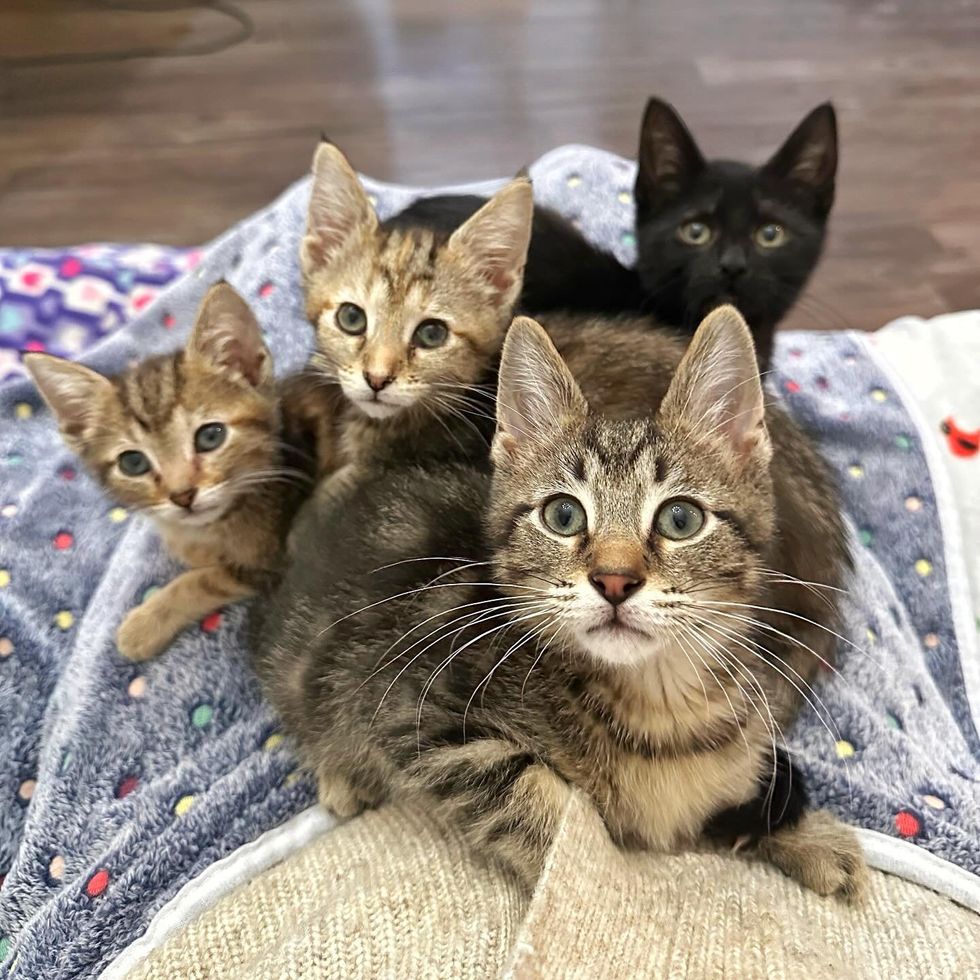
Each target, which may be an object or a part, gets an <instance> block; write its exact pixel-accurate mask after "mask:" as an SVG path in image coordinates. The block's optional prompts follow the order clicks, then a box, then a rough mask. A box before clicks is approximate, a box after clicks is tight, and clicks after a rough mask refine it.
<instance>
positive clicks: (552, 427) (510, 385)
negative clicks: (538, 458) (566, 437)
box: [491, 316, 589, 463]
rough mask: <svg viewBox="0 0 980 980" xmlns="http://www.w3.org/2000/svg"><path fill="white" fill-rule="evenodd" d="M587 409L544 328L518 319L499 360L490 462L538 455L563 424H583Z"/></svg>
mask: <svg viewBox="0 0 980 980" xmlns="http://www.w3.org/2000/svg"><path fill="white" fill-rule="evenodd" d="M588 410H589V406H588V404H587V403H586V401H585V396H584V395H583V394H582V391H581V389H580V388H579V386H578V383H577V382H576V380H575V378H574V377H573V376H572V372H571V371H569V370H568V366H567V365H566V364H565V362H564V360H563V359H562V356H561V354H559V353H558V351H557V350H556V349H555V345H554V344H553V343H552V342H551V338H550V337H549V336H548V334H547V333H545V330H544V328H543V327H542V326H541V325H540V324H539V323H536V322H535V321H534V320H532V319H530V318H529V317H525V316H519V317H517V319H515V320H514V322H513V323H512V324H511V327H510V330H508V331H507V337H506V339H505V340H504V350H503V354H501V357H500V376H499V380H498V382H497V431H496V434H495V435H494V439H493V448H492V450H491V455H492V457H493V460H494V462H497V463H501V462H505V461H506V460H508V459H510V458H512V457H514V456H519V455H521V453H522V452H536V451H540V449H541V447H542V446H543V445H545V444H547V443H549V442H551V441H553V440H554V438H555V435H556V432H557V431H558V430H559V429H561V428H562V427H563V426H564V425H566V424H567V423H568V422H576V421H582V420H583V419H584V418H585V416H586V414H587V413H588Z"/></svg>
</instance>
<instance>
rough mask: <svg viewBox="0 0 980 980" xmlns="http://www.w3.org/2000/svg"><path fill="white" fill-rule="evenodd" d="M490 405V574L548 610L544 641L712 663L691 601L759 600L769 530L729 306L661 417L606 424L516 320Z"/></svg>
mask: <svg viewBox="0 0 980 980" xmlns="http://www.w3.org/2000/svg"><path fill="white" fill-rule="evenodd" d="M498 406H499V407H498V432H497V437H496V439H495V442H494V462H495V475H494V493H493V504H492V507H491V517H490V531H491V535H492V540H494V541H496V542H497V543H498V546H499V550H498V551H497V553H496V564H497V571H498V574H499V575H500V576H501V579H500V580H501V581H504V582H506V583H508V585H509V586H511V588H512V589H513V594H514V595H517V596H519V597H521V598H524V599H526V600H527V601H528V604H529V605H528V608H532V607H531V605H530V603H531V602H532V601H536V602H540V603H541V606H540V607H538V608H542V607H543V608H544V609H546V610H547V611H548V612H550V613H551V614H552V615H551V617H550V618H549V620H548V621H547V622H548V626H547V627H545V628H544V635H545V636H546V637H547V636H549V635H550V634H551V633H555V634H556V635H557V637H559V638H560V639H562V640H564V641H565V642H566V644H567V646H569V647H570V648H571V649H573V650H577V651H579V652H580V653H582V654H586V655H589V656H592V657H595V658H597V659H599V660H600V661H602V662H604V663H606V664H609V665H618V666H623V665H636V664H640V663H643V662H644V661H647V660H649V659H650V658H653V657H656V656H657V655H658V654H659V653H662V652H664V651H667V650H676V649H678V648H681V649H685V648H687V649H689V650H690V653H691V655H692V656H697V655H700V656H709V655H708V654H707V653H706V651H705V650H704V648H703V646H699V644H698V643H696V642H695V641H694V640H693V639H692V634H691V632H690V628H689V625H687V624H691V623H693V622H696V621H697V620H699V619H702V620H703V619H705V618H707V617H708V613H707V612H706V611H705V610H704V609H703V608H698V607H697V606H696V603H698V602H707V601H714V602H750V603H751V602H758V601H759V595H760V591H761V589H762V587H763V582H764V573H763V571H762V569H763V568H764V563H765V554H766V550H767V546H768V544H769V542H770V540H771V538H772V534H773V528H774V507H773V498H772V486H771V483H770V480H769V472H768V463H769V456H770V450H769V442H768V437H767V435H766V432H765V427H764V408H763V402H762V391H761V388H760V386H759V381H758V373H757V368H756V364H755V355H754V351H753V349H752V345H751V340H750V338H749V335H748V331H747V328H746V326H745V324H744V321H742V320H741V318H740V317H739V316H738V314H737V313H735V311H734V310H732V309H731V308H730V307H729V308H724V309H722V310H720V311H718V312H717V313H716V314H714V315H713V316H712V317H710V318H709V319H708V320H707V321H706V322H705V324H704V325H702V327H701V328H700V330H699V332H698V333H697V334H696V335H695V339H694V341H693V342H692V346H691V348H690V350H689V351H688V353H687V355H686V356H685V358H684V360H683V361H682V363H681V366H680V367H679V369H678V372H677V375H676V377H675V379H674V382H673V383H672V385H671V388H670V391H669V392H668V394H667V396H666V397H665V399H664V402H663V404H662V406H661V409H660V412H659V414H658V415H657V417H656V418H655V419H653V420H643V421H619V422H612V421H609V420H604V419H602V418H601V417H598V416H595V415H593V414H590V413H589V411H588V407H587V405H586V404H585V401H584V399H583V398H582V395H581V393H580V392H579V391H578V388H577V385H576V384H575V382H574V379H572V377H571V375H570V374H569V373H568V370H567V368H566V367H565V365H564V363H563V362H562V361H561V359H560V357H559V356H558V354H557V352H555V350H554V348H553V347H552V346H551V344H550V341H549V340H548V338H547V335H545V334H544V333H543V331H540V328H537V326H536V325H532V322H531V321H524V320H518V321H516V322H515V326H514V327H513V328H512V331H511V334H510V335H509V337H508V340H507V343H506V346H505V349H504V358H503V362H502V364H501V380H500V395H499V402H498ZM727 608H728V607H724V606H721V607H717V606H716V607H712V609H711V613H710V616H711V618H712V619H713V620H714V621H715V622H716V624H717V628H718V630H719V633H718V638H719V639H723V638H724V634H723V632H721V631H724V630H728V631H729V632H735V633H736V634H739V635H741V634H744V633H745V632H747V631H746V630H744V629H743V628H742V626H741V624H740V623H739V622H738V621H737V620H734V619H732V618H731V615H729V618H728V619H726V618H725V610H726V609H727ZM539 622H540V620H539ZM678 666H680V665H678ZM683 666H684V667H686V666H688V665H687V664H685V665H683Z"/></svg>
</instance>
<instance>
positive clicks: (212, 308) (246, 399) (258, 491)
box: [24, 282, 303, 660]
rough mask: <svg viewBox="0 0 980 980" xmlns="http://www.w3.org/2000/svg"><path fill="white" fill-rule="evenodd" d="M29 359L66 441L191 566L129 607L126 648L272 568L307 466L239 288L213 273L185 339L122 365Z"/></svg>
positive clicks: (167, 634) (137, 653)
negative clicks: (165, 351) (302, 465)
mask: <svg viewBox="0 0 980 980" xmlns="http://www.w3.org/2000/svg"><path fill="white" fill-rule="evenodd" d="M24 363H25V365H26V366H27V368H28V370H29V371H30V372H31V374H32V375H33V377H34V380H35V381H36V383H37V386H38V388H39V389H40V392H41V394H42V396H43V397H44V400H45V401H46V402H47V403H48V405H49V406H50V408H51V410H52V412H54V414H55V416H56V417H57V419H58V424H59V426H60V428H61V433H62V435H63V437H64V439H65V442H66V443H67V444H68V445H69V446H70V447H71V449H72V450H73V451H74V452H75V453H77V454H78V456H79V457H80V458H81V460H82V462H83V463H84V464H85V465H86V467H87V468H88V469H89V470H90V472H91V473H92V474H93V476H95V478H96V479H98V481H99V482H100V483H101V484H102V486H103V487H104V488H105V490H106V491H107V493H109V495H110V496H112V497H113V498H114V499H115V500H117V501H118V502H119V503H121V504H123V505H124V506H126V507H130V508H132V509H134V510H137V511H140V512H142V513H144V514H146V515H147V516H148V517H150V518H151V519H152V520H153V522H154V523H155V524H156V526H157V529H158V530H159V531H160V534H161V536H162V538H163V540H164V543H165V545H166V547H167V549H168V551H169V552H170V553H171V554H172V555H173V556H174V557H175V558H177V559H178V560H179V561H181V562H183V563H184V564H185V565H187V566H189V567H188V570H187V571H185V572H183V573H181V574H180V575H178V576H177V577H176V578H175V579H173V580H172V581H171V582H170V583H168V584H167V585H166V586H164V587H163V588H162V589H160V590H159V591H158V592H155V593H153V595H151V596H150V597H149V598H148V599H146V601H144V602H143V603H142V604H141V605H139V606H137V607H136V608H135V609H133V610H131V611H130V612H129V613H128V614H127V615H126V617H125V619H124V620H123V622H122V625H121V626H120V627H119V632H118V634H117V644H118V647H119V651H120V653H122V654H123V656H125V657H127V658H129V659H130V660H145V659H147V658H149V657H153V656H155V655H156V654H158V653H160V652H161V651H162V650H164V649H165V648H166V647H167V646H168V645H169V644H170V643H171V641H172V640H173V639H174V637H175V636H176V635H177V634H178V633H179V632H180V631H181V630H183V629H184V628H185V627H187V626H190V625H191V624H193V623H194V622H196V621H198V620H199V619H201V617H203V616H205V615H206V614H207V613H209V612H211V611H212V610H213V609H216V608H218V607H219V606H222V605H225V604H227V603H229V602H233V601H235V600H238V599H242V598H245V597H246V596H250V595H252V594H253V593H254V592H255V590H256V588H257V586H259V585H260V584H262V583H263V581H264V579H265V578H266V577H267V576H268V575H269V574H270V573H271V572H272V571H274V569H275V568H276V565H277V561H278V556H279V551H280V544H281V541H282V539H283V537H284V535H285V532H286V529H287V526H288V522H289V520H290V519H291V516H292V512H293V510H294V509H295V507H296V505H297V504H298V502H299V497H300V496H301V489H300V484H299V483H298V482H297V479H295V478H297V477H301V476H302V475H303V474H302V472H301V471H299V470H296V469H294V468H292V467H291V465H290V464H291V463H295V462H297V461H296V460H293V459H292V458H291V457H290V458H287V455H288V454H286V453H285V451H284V449H283V448H282V445H281V443H280V398H279V394H278V392H277V389H276V385H275V382H274V381H273V376H272V359H271V357H270V355H269V351H268V350H267V348H266V346H265V343H264V342H263V340H262V334H261V332H260V330H259V325H258V323H257V322H256V320H255V317H254V315H253V314H252V311H251V310H250V309H249V307H248V305H247V304H246V303H245V301H244V300H243V299H242V298H241V297H240V296H239V295H238V293H236V292H235V290H234V289H232V287H231V286H229V285H228V284H227V283H224V282H222V283H218V284H217V285H215V286H212V287H211V289H210V290H209V291H208V293H207V295H206V296H205V298H204V301H203V303H202V304H201V307H200V311H199V313H198V316H197V321H196V323H195V325H194V329H193V331H192V332H191V335H190V338H189V340H188V342H187V346H186V348H185V349H184V350H182V351H178V352H177V353H175V354H169V355H164V356H162V357H154V358H150V359H148V360H146V361H143V362H142V363H139V364H137V365H136V366H134V367H132V368H130V369H129V370H127V371H125V372H123V373H122V374H120V375H118V376H116V377H111V378H109V377H104V376H103V375H101V374H98V373H97V372H95V371H93V370H92V369H91V368H87V367H85V366H83V365H81V364H76V363H73V362H71V361H65V360H62V359H61V358H58V357H54V356H52V355H50V354H27V355H25V357H24Z"/></svg>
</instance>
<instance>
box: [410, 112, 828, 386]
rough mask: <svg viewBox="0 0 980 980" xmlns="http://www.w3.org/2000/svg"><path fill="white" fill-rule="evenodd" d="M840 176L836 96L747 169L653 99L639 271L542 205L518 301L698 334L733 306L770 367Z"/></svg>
mask: <svg viewBox="0 0 980 980" xmlns="http://www.w3.org/2000/svg"><path fill="white" fill-rule="evenodd" d="M836 172H837V126H836V118H835V115H834V110H833V108H832V106H831V105H830V104H829V103H825V104H824V105H821V106H818V107H817V108H816V109H814V110H813V111H812V112H811V113H810V114H809V115H808V116H807V117H806V118H805V119H804V120H803V121H802V122H801V123H800V124H799V125H798V126H797V127H796V129H795V130H794V131H793V132H792V134H791V135H790V136H789V138H788V139H787V140H786V142H785V143H783V145H782V146H781V147H780V149H779V150H777V151H776V153H775V154H774V155H773V156H772V157H771V158H770V159H769V161H768V162H767V163H765V164H764V165H763V166H761V167H751V166H748V165H746V164H744V163H735V162H732V161H727V160H705V158H704V157H703V156H702V154H701V151H700V150H699V149H698V146H697V144H696V143H695V141H694V138H693V137H692V136H691V134H690V132H689V131H688V129H687V127H686V126H685V125H684V123H683V121H682V120H681V118H680V116H679V115H678V114H677V112H676V110H674V109H673V108H672V107H671V106H670V105H668V104H667V103H666V102H663V101H661V100H660V99H656V98H654V99H650V101H649V103H648V104H647V107H646V112H645V113H644V117H643V125H642V127H641V131H640V147H639V153H638V170H637V176H636V183H635V187H634V197H635V200H636V242H637V260H636V268H635V270H634V269H625V268H624V267H623V266H621V265H620V264H619V263H618V262H617V261H616V259H615V258H613V257H612V256H611V255H609V254H608V253H606V252H604V251H602V250H601V249H599V248H596V247H595V246H592V245H591V244H590V243H588V242H587V241H586V240H585V239H584V238H583V237H582V235H581V234H579V232H578V231H577V230H576V229H575V228H574V227H573V226H572V225H571V224H570V223H569V222H568V221H566V220H565V219H564V218H562V217H561V216H560V215H558V214H556V213H555V212H554V211H550V210H549V209H547V208H543V207H537V208H536V209H535V216H534V233H533V235H532V238H531V247H530V252H529V254H528V266H527V271H526V275H525V282H524V291H523V294H522V296H521V307H522V308H523V309H524V310H526V311H528V312H531V313H543V312H547V311H551V310H575V311H579V312H586V313H604V314H610V313H621V312H630V313H648V314H650V315H651V316H652V317H653V318H654V319H655V320H657V321H659V322H660V323H662V324H666V325H667V326H671V327H676V328H679V329H682V330H684V331H686V332H693V330H694V328H695V326H697V324H698V322H699V321H700V320H701V318H702V317H703V316H705V315H706V314H707V313H708V312H710V311H711V310H712V309H714V308H715V307H717V306H719V305H721V304H723V303H734V304H735V305H736V306H737V307H738V308H739V310H740V311H741V313H742V314H743V315H744V316H745V318H746V319H747V320H748V322H749V325H750V326H751V328H752V335H753V337H754V339H755V343H756V350H757V353H758V356H759V362H760V364H761V365H762V366H763V367H765V366H766V365H768V362H769V358H770V355H771V352H772V339H773V332H774V331H775V328H776V326H777V324H778V323H779V322H780V320H782V319H783V317H785V316H786V314H787V313H788V312H789V310H790V309H791V308H792V306H793V304H794V303H795V302H796V299H797V297H798V296H799V294H800V292H801V291H802V289H803V287H804V286H805V285H806V282H807V280H808V279H809V277H810V275H811V273H812V272H813V270H814V268H815V267H816V264H817V262H818V260H819V258H820V254H821V252H822V249H823V243H824V237H825V233H826V228H827V221H828V217H829V215H830V209H831V206H832V205H833V200H834V182H835V177H836ZM481 203H482V202H481V199H480V198H478V197H474V196H453V195H443V196H438V197H430V198H423V199H422V200H419V201H416V202H415V203H414V204H412V205H411V206H409V207H408V208H407V209H406V210H405V211H404V212H402V214H401V215H399V216H398V217H397V218H396V219H394V222H395V223H397V222H400V221H403V222H407V223H417V222H420V221H422V222H426V223H429V224H431V225H433V226H436V227H440V228H443V229H451V228H453V227H455V225H456V224H458V223H459V221H461V220H462V219H463V218H464V217H465V216H467V215H469V214H471V213H472V212H473V211H474V210H475V209H476V208H477V207H479V206H480V204H481Z"/></svg>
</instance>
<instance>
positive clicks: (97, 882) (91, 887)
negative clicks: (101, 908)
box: [85, 868, 109, 898]
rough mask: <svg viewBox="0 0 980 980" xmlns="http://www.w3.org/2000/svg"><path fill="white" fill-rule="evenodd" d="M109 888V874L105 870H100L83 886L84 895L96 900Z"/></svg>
mask: <svg viewBox="0 0 980 980" xmlns="http://www.w3.org/2000/svg"><path fill="white" fill-rule="evenodd" d="M108 887H109V872H108V871H106V869H105V868H100V869H99V870H98V871H96V872H95V874H94V875H92V877H91V878H89V880H88V884H87V885H86V886H85V894H86V895H88V897H89V898H98V897H99V896H100V895H101V894H102V893H103V892H104V891H105V890H106V889H107V888H108Z"/></svg>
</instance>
